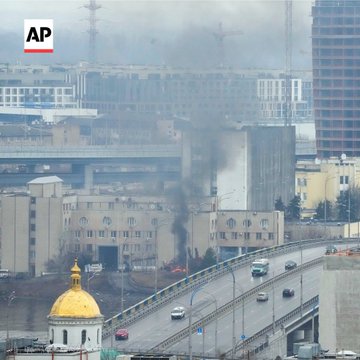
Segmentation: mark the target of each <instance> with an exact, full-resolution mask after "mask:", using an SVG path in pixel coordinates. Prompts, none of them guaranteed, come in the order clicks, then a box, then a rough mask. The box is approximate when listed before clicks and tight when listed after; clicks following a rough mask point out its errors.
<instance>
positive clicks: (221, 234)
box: [219, 231, 226, 240]
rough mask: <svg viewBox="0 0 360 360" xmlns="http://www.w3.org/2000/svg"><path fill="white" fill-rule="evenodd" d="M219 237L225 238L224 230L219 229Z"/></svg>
mask: <svg viewBox="0 0 360 360" xmlns="http://www.w3.org/2000/svg"><path fill="white" fill-rule="evenodd" d="M219 237H220V239H221V240H226V236H225V232H224V231H220V232H219Z"/></svg>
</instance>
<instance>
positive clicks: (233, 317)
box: [226, 265, 244, 359]
mask: <svg viewBox="0 0 360 360" xmlns="http://www.w3.org/2000/svg"><path fill="white" fill-rule="evenodd" d="M226 268H227V269H228V270H229V271H230V274H231V276H232V278H233V291H232V293H233V294H232V351H231V358H232V359H234V357H235V343H236V338H235V275H234V271H233V269H232V268H231V266H229V265H226ZM243 312H244V306H243ZM242 321H243V326H244V314H243V319H242ZM243 331H244V329H243ZM242 335H243V334H242Z"/></svg>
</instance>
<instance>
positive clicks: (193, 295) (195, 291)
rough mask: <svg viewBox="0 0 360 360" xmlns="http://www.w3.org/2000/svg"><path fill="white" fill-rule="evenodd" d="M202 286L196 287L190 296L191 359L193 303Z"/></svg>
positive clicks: (190, 354) (190, 347) (190, 359)
mask: <svg viewBox="0 0 360 360" xmlns="http://www.w3.org/2000/svg"><path fill="white" fill-rule="evenodd" d="M201 287H202V285H200V286H198V287H197V288H195V289H194V291H193V292H192V293H191V296H190V306H189V360H192V339H191V335H192V304H193V300H194V297H195V295H196V293H198V292H199V291H200V290H201Z"/></svg>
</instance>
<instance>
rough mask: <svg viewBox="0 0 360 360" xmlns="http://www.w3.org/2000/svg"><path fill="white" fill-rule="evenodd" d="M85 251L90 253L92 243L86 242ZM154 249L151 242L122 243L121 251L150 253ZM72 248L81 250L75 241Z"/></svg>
mask: <svg viewBox="0 0 360 360" xmlns="http://www.w3.org/2000/svg"><path fill="white" fill-rule="evenodd" d="M85 249H86V252H88V253H92V252H93V250H94V246H93V244H86V246H85ZM153 249H154V246H153V245H152V244H123V245H122V249H121V252H122V253H124V252H130V253H132V254H133V253H136V252H138V253H139V252H141V251H142V252H147V253H152V252H153ZM73 250H74V251H75V252H80V251H81V245H80V244H78V243H76V244H74V245H73Z"/></svg>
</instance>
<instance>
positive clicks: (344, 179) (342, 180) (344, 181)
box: [340, 176, 349, 185]
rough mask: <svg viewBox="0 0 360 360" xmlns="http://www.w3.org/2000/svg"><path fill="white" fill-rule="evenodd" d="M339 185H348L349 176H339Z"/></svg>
mask: <svg viewBox="0 0 360 360" xmlns="http://www.w3.org/2000/svg"><path fill="white" fill-rule="evenodd" d="M340 184H342V185H343V184H349V176H340Z"/></svg>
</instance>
